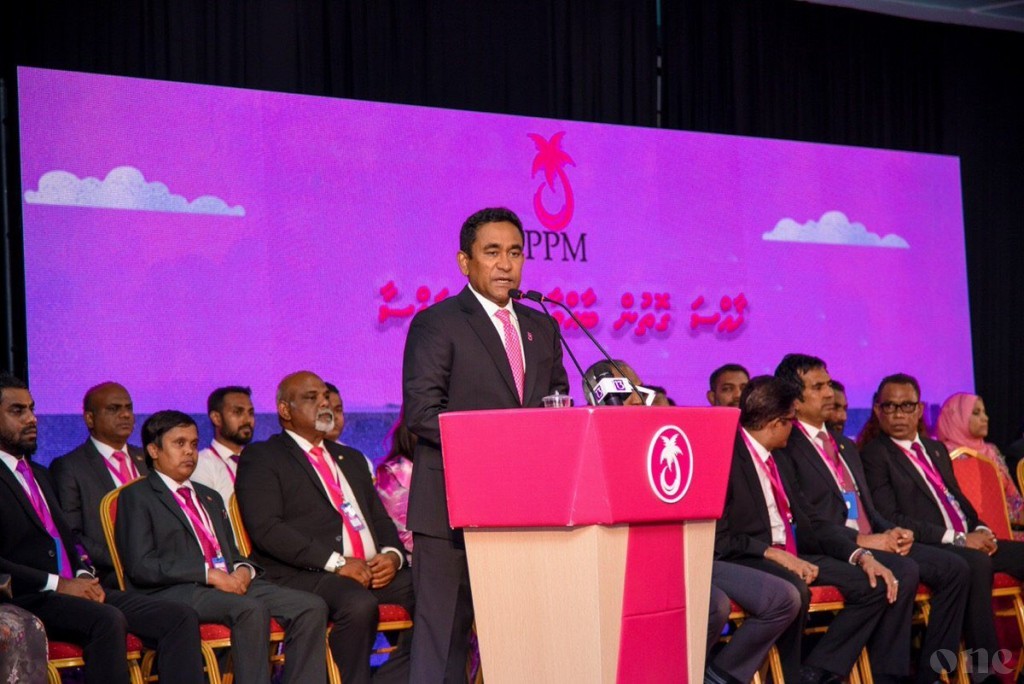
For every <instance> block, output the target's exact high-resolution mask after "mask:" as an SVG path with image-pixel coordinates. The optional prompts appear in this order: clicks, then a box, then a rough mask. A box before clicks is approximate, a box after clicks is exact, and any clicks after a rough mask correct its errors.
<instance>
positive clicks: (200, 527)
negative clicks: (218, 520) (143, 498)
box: [174, 485, 221, 556]
mask: <svg viewBox="0 0 1024 684" xmlns="http://www.w3.org/2000/svg"><path fill="white" fill-rule="evenodd" d="M182 486H184V485H182ZM174 498H175V499H177V500H178V504H179V505H180V506H181V510H183V511H185V516H186V517H187V518H188V519H189V521H190V522H191V523H192V527H193V528H195V531H196V535H197V536H199V537H201V538H202V539H203V540H204V541H205V542H206V544H207V545H208V546H209V548H210V550H212V551H213V552H214V555H215V556H219V555H221V554H220V542H219V541H217V535H216V534H214V533H213V531H212V530H213V521H212V520H210V517H209V516H208V515H207V514H206V509H205V507H204V506H203V504H202V503H201V502H200V501H199V492H197V491H196V490H194V489H193V490H192V503H193V505H194V506H195V511H193V510H192V508H193V507H192V506H189V505H188V502H187V501H186V500H185V497H183V496H182V495H181V494H178V492H174ZM196 511H198V512H199V516H196Z"/></svg>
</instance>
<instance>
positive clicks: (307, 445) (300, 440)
mask: <svg viewBox="0 0 1024 684" xmlns="http://www.w3.org/2000/svg"><path fill="white" fill-rule="evenodd" d="M285 432H286V433H287V434H288V436H289V437H291V438H292V439H294V440H295V442H296V444H298V445H299V448H300V449H302V450H303V451H305V452H306V453H307V454H308V453H309V450H310V449H312V448H313V447H315V446H317V445H316V444H313V443H312V442H310V441H309V440H307V439H306V438H305V437H300V436H299V435H297V434H295V433H294V432H292V431H291V430H289V429H287V428H285ZM323 445H324V442H323V440H320V445H319V446H323Z"/></svg>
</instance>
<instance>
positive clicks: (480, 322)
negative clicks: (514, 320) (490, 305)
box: [458, 286, 530, 402]
mask: <svg viewBox="0 0 1024 684" xmlns="http://www.w3.org/2000/svg"><path fill="white" fill-rule="evenodd" d="M458 302H459V306H460V307H462V310H463V311H464V312H465V313H466V314H467V316H466V321H467V322H468V323H469V327H470V328H472V329H473V332H475V333H476V336H477V337H478V338H479V339H480V343H481V344H482V345H483V346H484V349H486V350H487V353H488V354H490V355H491V359H492V360H493V361H494V366H495V367H496V368H497V369H498V372H499V373H501V377H502V378H504V380H505V384H506V385H507V386H508V389H509V391H510V392H511V393H512V396H514V397H515V398H516V401H517V402H518V401H519V392H518V390H517V389H516V381H515V379H513V377H512V366H511V365H509V362H508V355H507V354H505V346H504V345H503V344H502V343H501V335H499V334H498V329H497V328H495V327H494V323H493V322H492V321H491V320H490V319H489V318H488V317H487V313H486V312H485V311H484V308H483V306H481V305H480V302H478V301H477V299H476V295H474V294H473V293H472V291H470V289H469V287H468V286H467V287H465V288H464V289H463V290H462V292H460V293H459V296H458ZM517 316H518V314H517ZM520 325H522V320H520ZM524 363H525V361H524ZM529 376H530V373H529V367H527V378H529ZM528 381H529V380H527V382H528ZM523 396H524V397H525V396H526V390H525V386H524V389H523Z"/></svg>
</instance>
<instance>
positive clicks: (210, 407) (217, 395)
mask: <svg viewBox="0 0 1024 684" xmlns="http://www.w3.org/2000/svg"><path fill="white" fill-rule="evenodd" d="M229 394H244V395H245V396H247V397H249V398H250V399H252V388H251V387H242V386H241V385H228V386H227V387H218V388H217V389H215V390H213V391H212V392H210V396H209V397H208V398H207V400H206V412H207V413H213V412H214V411H216V412H217V413H220V412H221V411H223V410H224V398H225V397H226V396H227V395H229Z"/></svg>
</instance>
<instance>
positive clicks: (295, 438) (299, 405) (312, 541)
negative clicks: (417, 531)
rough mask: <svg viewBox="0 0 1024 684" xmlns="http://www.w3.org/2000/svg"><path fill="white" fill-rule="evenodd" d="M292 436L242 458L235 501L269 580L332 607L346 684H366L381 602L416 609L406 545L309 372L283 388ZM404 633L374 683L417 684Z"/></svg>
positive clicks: (335, 649)
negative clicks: (411, 680)
mask: <svg viewBox="0 0 1024 684" xmlns="http://www.w3.org/2000/svg"><path fill="white" fill-rule="evenodd" d="M277 419H278V422H279V423H280V424H281V427H282V428H283V431H282V432H281V433H279V434H277V435H274V436H273V437H271V438H270V439H268V440H267V441H265V442H254V443H252V444H250V445H249V446H247V447H246V448H245V451H244V452H243V454H242V458H241V459H239V464H238V476H237V479H236V480H235V496H236V497H237V499H238V504H239V507H240V508H241V512H242V520H243V522H244V523H245V527H246V529H247V530H248V532H249V536H250V537H251V539H252V543H253V552H252V558H253V560H255V561H256V562H257V563H259V564H260V565H262V566H263V567H264V569H265V570H266V578H267V579H269V580H271V581H274V582H278V583H279V584H283V585H285V586H288V587H292V588H295V589H303V590H305V591H310V592H312V593H314V594H316V595H318V596H320V597H321V598H323V599H324V601H326V602H327V606H328V609H329V614H328V619H329V620H330V621H331V622H333V623H334V628H333V630H332V631H331V636H330V642H329V643H330V648H331V654H332V656H333V657H334V661H335V663H337V665H338V669H339V670H340V671H341V678H342V681H344V682H345V683H346V684H352V683H357V684H365V683H368V682H369V681H370V679H371V676H370V652H371V650H372V647H373V642H374V639H375V637H376V633H377V622H378V611H377V606H378V604H379V603H396V604H400V605H402V606H404V607H405V608H406V609H407V610H408V611H409V614H410V615H411V614H412V613H413V609H414V605H413V604H414V601H413V591H412V577H411V574H410V572H409V570H408V568H406V567H404V565H405V558H404V555H403V553H402V551H401V549H402V541H401V539H399V537H398V531H397V530H396V529H395V524H394V523H393V522H392V520H391V518H390V517H389V516H388V513H387V511H386V510H385V508H384V504H383V503H382V502H381V500H380V498H379V497H378V496H377V492H376V490H375V489H374V487H373V481H372V480H371V479H370V474H369V472H368V471H367V469H366V462H365V457H364V456H363V454H362V453H360V452H359V451H357V450H356V449H353V448H352V447H348V446H344V445H341V444H338V443H336V442H332V441H330V440H325V439H324V436H325V435H326V434H327V433H328V432H330V430H331V428H332V427H334V414H333V412H332V411H331V405H330V397H329V391H328V389H327V385H326V384H325V383H324V381H323V380H321V379H320V378H319V377H318V376H317V375H316V374H314V373H310V372H308V371H300V372H297V373H292V374H291V375H288V376H287V377H285V378H284V380H282V381H281V384H280V385H278V388H277ZM410 638H411V635H410V634H409V633H408V632H404V633H403V634H402V636H401V637H400V638H399V641H398V644H397V646H398V648H397V650H396V651H394V652H393V653H392V654H391V657H390V658H389V659H388V661H387V663H385V664H384V665H383V666H382V667H381V668H380V670H378V671H377V673H376V675H375V676H374V677H373V681H375V682H381V681H396V682H397V681H402V682H405V681H407V680H408V677H409V651H408V647H407V644H406V641H407V640H409V639H410Z"/></svg>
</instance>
